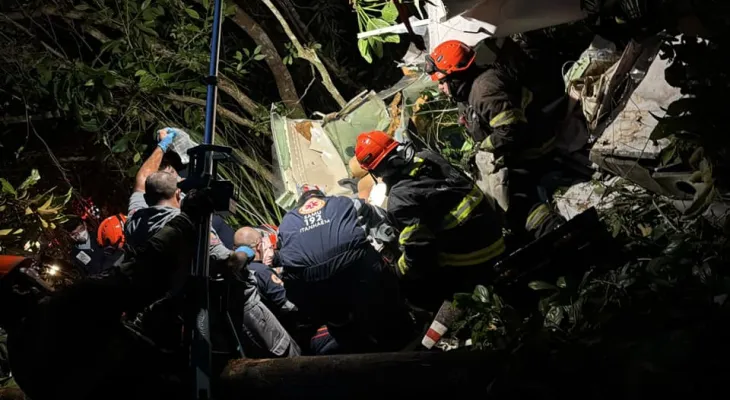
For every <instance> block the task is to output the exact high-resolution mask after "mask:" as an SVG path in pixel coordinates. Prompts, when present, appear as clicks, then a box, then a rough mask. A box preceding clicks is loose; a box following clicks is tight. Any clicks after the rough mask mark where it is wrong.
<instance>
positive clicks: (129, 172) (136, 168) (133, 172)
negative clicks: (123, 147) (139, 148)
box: [127, 165, 140, 178]
mask: <svg viewBox="0 0 730 400" xmlns="http://www.w3.org/2000/svg"><path fill="white" fill-rule="evenodd" d="M139 167H140V165H132V166H131V167H129V169H128V170H127V176H128V177H130V178H134V177H135V176H137V171H139Z"/></svg>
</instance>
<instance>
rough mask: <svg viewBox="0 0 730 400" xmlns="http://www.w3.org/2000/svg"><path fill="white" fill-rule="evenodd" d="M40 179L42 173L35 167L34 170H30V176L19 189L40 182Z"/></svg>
mask: <svg viewBox="0 0 730 400" xmlns="http://www.w3.org/2000/svg"><path fill="white" fill-rule="evenodd" d="M39 180H41V174H40V173H38V170H37V169H35V168H34V169H33V170H31V171H30V176H28V177H27V178H25V180H24V181H23V183H21V184H20V187H19V188H18V190H25V189H28V188H29V187H31V186H33V185H35V184H36V183H38V181H39Z"/></svg>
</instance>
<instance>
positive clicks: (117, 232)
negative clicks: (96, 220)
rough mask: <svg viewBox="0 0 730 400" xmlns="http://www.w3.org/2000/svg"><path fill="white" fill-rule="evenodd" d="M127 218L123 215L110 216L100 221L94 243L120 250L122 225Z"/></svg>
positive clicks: (122, 243) (122, 234)
mask: <svg viewBox="0 0 730 400" xmlns="http://www.w3.org/2000/svg"><path fill="white" fill-rule="evenodd" d="M125 222H127V216H126V215H124V214H117V215H112V216H111V217H109V218H107V219H105V220H104V221H101V224H99V229H98V230H97V231H96V241H97V243H99V246H102V247H116V248H119V249H121V248H122V246H124V223H125Z"/></svg>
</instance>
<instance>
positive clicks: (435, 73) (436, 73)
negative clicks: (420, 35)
mask: <svg viewBox="0 0 730 400" xmlns="http://www.w3.org/2000/svg"><path fill="white" fill-rule="evenodd" d="M426 73H427V74H429V75H431V80H432V81H439V82H442V81H443V80H445V79H446V78H447V77H448V72H447V71H444V70H442V69H439V68H438V67H437V66H436V62H435V61H434V60H433V57H431V55H427V56H426Z"/></svg>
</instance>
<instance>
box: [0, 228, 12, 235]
mask: <svg viewBox="0 0 730 400" xmlns="http://www.w3.org/2000/svg"><path fill="white" fill-rule="evenodd" d="M12 231H13V230H12V229H0V236H8V235H9V234H10V232H12Z"/></svg>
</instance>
